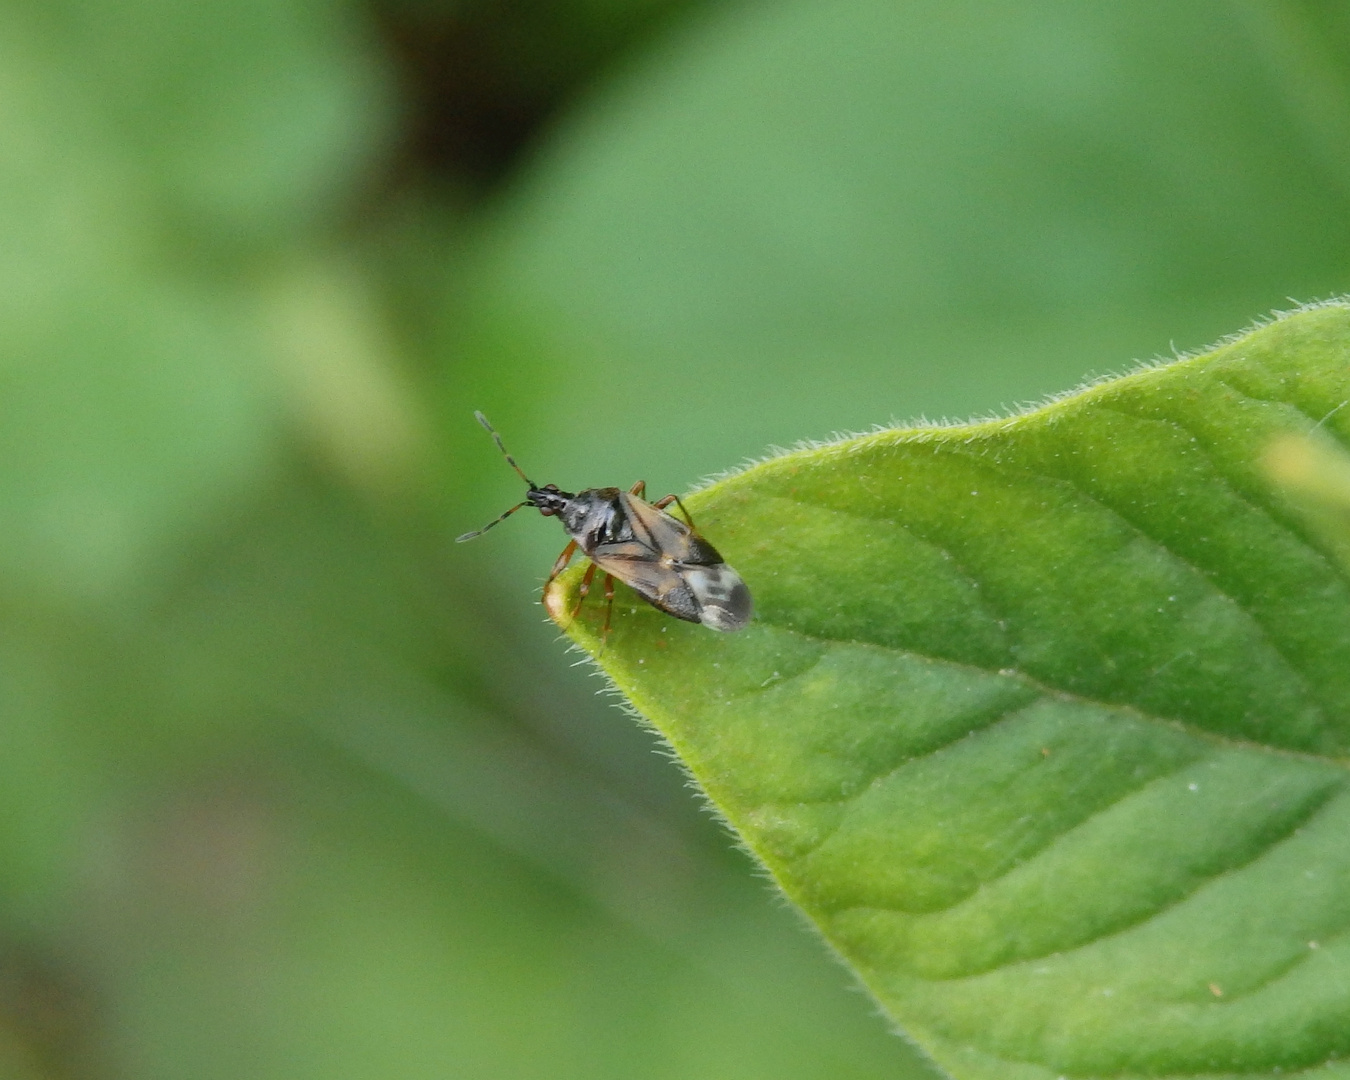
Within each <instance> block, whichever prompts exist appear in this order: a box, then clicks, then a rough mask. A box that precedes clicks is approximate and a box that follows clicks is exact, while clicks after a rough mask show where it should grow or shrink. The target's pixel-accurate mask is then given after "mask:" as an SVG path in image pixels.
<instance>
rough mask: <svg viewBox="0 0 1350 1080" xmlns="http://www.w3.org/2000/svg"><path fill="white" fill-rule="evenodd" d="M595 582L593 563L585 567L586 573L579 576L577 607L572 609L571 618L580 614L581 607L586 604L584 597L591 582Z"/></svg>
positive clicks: (589, 589) (589, 588) (588, 590)
mask: <svg viewBox="0 0 1350 1080" xmlns="http://www.w3.org/2000/svg"><path fill="white" fill-rule="evenodd" d="M594 580H595V563H591V565H590V566H588V567H586V573H584V574H583V575H582V576H581V584H580V585H578V586H577V605H576V607H574V608H573V609H572V618H574V619H575V618H576V617H577V616H578V615H580V614H581V605H582V604H583V603H585V602H586V595H587V594H588V593H589V592H590V591H591V582H592V581H594Z"/></svg>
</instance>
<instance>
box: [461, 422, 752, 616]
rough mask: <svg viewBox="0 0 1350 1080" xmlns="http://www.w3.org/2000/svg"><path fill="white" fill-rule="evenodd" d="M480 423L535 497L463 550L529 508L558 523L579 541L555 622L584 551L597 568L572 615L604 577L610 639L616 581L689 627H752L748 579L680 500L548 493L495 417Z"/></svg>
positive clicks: (568, 555) (548, 595) (585, 580)
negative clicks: (672, 509) (510, 448)
mask: <svg viewBox="0 0 1350 1080" xmlns="http://www.w3.org/2000/svg"><path fill="white" fill-rule="evenodd" d="M474 416H475V417H476V418H477V420H478V422H479V423H480V424H482V425H483V427H485V428H486V429H487V432H488V434H489V435H491V436H492V438H493V441H494V442H496V444H497V449H498V450H500V451H501V452H502V456H504V457H505V458H506V461H507V464H509V465H510V466H511V468H513V469H515V470H516V474H517V475H518V476H519V477H520V478H521V479H522V480H524V481H525V484H526V487H527V489H528V490H527V491H526V492H525V498H524V499H523V500H522V501H521V502H518V503H516V505H515V506H513V507H511V509H510V510H508V511H506V513H504V514H502V515H501V517H499V518H496V519H495V520H493V521H490V522H488V523H487V524H486V525H484V526H483V527H482V528H481V529H478V530H476V531H474V532H470V533H465V534H464V535H463V536H460V537H458V538H457V542H458V543H463V542H464V541H465V540H472V539H473V538H474V537H475V536H481V535H482V534H483V533H485V532H487V531H488V530H489V529H491V528H492V527H493V526H494V525H499V524H501V522H503V521H505V520H506V519H507V518H509V517H510V516H511V515H512V514H514V513H515V512H516V511H517V510H519V509H521V508H522V507H526V506H532V507H534V508H535V509H536V510H538V511H539V512H540V513H541V514H543V515H544V517H556V518H558V519H559V520H560V521H561V522H562V526H563V528H564V529H565V530H566V531H567V535H568V536H569V537H571V540H570V542H569V543H568V545H567V547H565V548H563V552H562V554H561V555H559V556H558V560H557V562H555V563H554V564H553V569H552V570H551V571H550V572H549V575H548V580H547V581H546V582H545V583H544V606H545V607H546V608H548V612H549V614H550V615H551V616H552V617H553V619H554V621H555V622H561V621H562V620H561V618H560V616H561V614H562V612H561V608H560V604H561V601H560V600H559V598H558V597H556V596H555V595H554V594H553V591H552V589H551V586H552V585H553V582H554V580H555V579H556V578H557V576H558V575H559V574H561V573H562V572H563V569H564V568H565V567H566V566H567V564H568V563H569V562H571V561H572V556H573V555H575V554H576V553H577V552H578V551H580V552H581V553H582V554H583V555H585V556H586V557H587V558H589V559H590V560H591V565H590V566H588V567H587V568H586V573H585V574H584V575H583V577H582V579H581V584H580V586H579V587H578V589H577V594H578V595H577V604H576V607H575V608H574V609H573V611H572V613H571V615H572V617H573V618H575V617H576V615H577V613H578V612H579V611H580V610H581V604H582V602H583V601H584V600H585V599H586V596H587V595H588V594H589V592H590V590H591V581H592V579H593V578H594V577H595V571H596V569H597V568H599V569H600V570H603V571H604V573H605V599H606V600H608V601H609V608H608V609H607V610H606V612H605V635H606V636H608V634H609V623H610V615H611V614H612V612H613V608H614V579H615V578H618V579H619V580H620V581H622V582H623V583H624V584H625V585H628V586H629V587H630V588H631V589H632V590H633V591H634V592H636V593H637V594H638V595H639V596H641V597H642V598H643V599H644V600H646V601H647V602H648V603H649V604H651V605H652V606H653V607H655V608H657V609H658V610H660V611H664V612H665V613H666V614H667V615H674V616H675V618H677V619H684V620H685V621H686V622H696V623H702V624H703V625H704V626H708V627H711V628H712V629H714V630H739V629H741V628H742V627H743V626H745V625H746V624H747V623H748V622H749V621H750V615H751V612H752V610H753V604H752V603H751V600H750V590H749V589H747V588H746V586H745V582H744V581H742V580H741V576H740V574H738V573H736V571H735V570H733V569H732V568H731V567H729V566H728V565H727V564H726V563H725V562H724V561H723V560H722V556H721V555H720V554H718V551H717V549H716V548H715V547H713V546H712V545H711V544H710V543H708V541H706V540H704V539H703V537H701V536H700V535H699V534H698V530H696V529H695V528H694V522H693V519H692V518H690V516H689V511H688V510H686V509H685V508H684V503H682V502H680V499H679V496H678V495H667V496H666V497H665V498H663V499H658V500H657V501H656V502H654V503H650V502H647V500H646V499H645V498H643V496H644V495H645V494H646V491H647V485H646V482H645V481H643V480H639V481H638V482H637V483H636V484H634V485H633V486H632V487H631V488H630V489H629V490H627V491H623V490H621V489H619V488H612V487H607V488H587V489H586V490H585V491H579V492H577V493H576V494H575V495H573V494H572V493H571V492H569V491H561V490H559V488H558V486H557V485H556V484H545V485H544V486H543V487H540V486H539V485H538V484H536V483H535V482H534V481H533V480H531V479H530V478H529V477H528V476H526V475H525V473H524V472H523V471H522V470H521V468H520V466H519V465H517V464H516V460H515V458H513V457H512V456H511V455H510V454H509V453H507V450H506V447H505V446H504V445H503V444H502V437H501V436H500V435H498V434H497V432H496V431H495V430H494V429H493V427H492V425H491V424H489V423H488V420H487V417H486V416H484V415H483V414H482V413H481V412H475V413H474ZM672 503H673V504H674V505H676V506H678V507H679V508H680V510H681V512H682V513H683V514H684V517H685V520H684V521H681V520H680V519H679V518H677V517H675V516H674V515H673V514H668V513H666V507H668V506H670V505H671V504H672Z"/></svg>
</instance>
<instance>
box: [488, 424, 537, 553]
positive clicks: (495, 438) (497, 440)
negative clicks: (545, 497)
mask: <svg viewBox="0 0 1350 1080" xmlns="http://www.w3.org/2000/svg"><path fill="white" fill-rule="evenodd" d="M473 417H474V419H475V420H477V421H478V422H479V423H480V424H482V425H483V427H484V428H486V429H487V433H488V434H489V435H491V436H492V441H493V442H495V443H496V444H497V449H498V450H500V451H501V452H502V457H504V458H506V463H507V464H508V465H510V466H511V468H513V469H515V470H516V475H517V476H519V477H520V478H521V479H522V480H524V481H525V483H526V484H527V485H529V487H530V489H531V490H534V481H533V480H531V479H530V478H529V477H528V476H526V475H525V472H524V470H523V469H521V467H520V466H519V465H517V464H516V459H515V458H513V457H512V456H511V455H510V453H508V452H507V449H506V445H505V444H504V443H503V442H502V437H501V436H500V435H498V434H497V429H496V428H494V427H493V426H492V425H491V424H489V423H488V418H487V417H486V416H484V415H483V414H482V413H480V412H479V411H478V410H477V409H474V411H473ZM515 509H516V510H519V509H520V507H516V508H515ZM512 512H513V511H512V510H508V511H507V512H506V514H503V515H502V517H506V515H507V514H510V513H512ZM497 520H498V521H500V520H501V518H498V519H497ZM495 524H497V522H496V521H494V522H493V523H492V525H495ZM492 525H488V526H486V528H489V529H490V528H492ZM480 531H481V530H480Z"/></svg>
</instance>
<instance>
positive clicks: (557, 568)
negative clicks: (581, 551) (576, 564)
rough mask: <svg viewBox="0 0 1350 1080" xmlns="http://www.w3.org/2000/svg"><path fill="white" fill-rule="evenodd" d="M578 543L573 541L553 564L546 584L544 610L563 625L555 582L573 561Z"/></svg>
mask: <svg viewBox="0 0 1350 1080" xmlns="http://www.w3.org/2000/svg"><path fill="white" fill-rule="evenodd" d="M576 551H577V542H576V541H575V540H573V541H572V542H571V543H570V544H568V545H567V546H566V547H565V548H563V551H562V554H561V555H559V556H558V558H557V559H556V560H555V561H554V563H553V569H552V570H550V571H549V572H548V580H547V581H545V582H544V610H545V611H547V612H548V614H549V618H551V619H552V620H553V621H554V622H556V623H557V624H558V625H559V626H561V625H562V611H561V610H560V609H559V608H558V606H557V603H558V598H557V597H555V596H554V595H553V582H554V580H555V579H556V578H557V576H558V575H559V574H561V573H562V572H563V570H564V568H566V566H567V564H568V563H569V562H571V561H572V556H573V555H575V554H576Z"/></svg>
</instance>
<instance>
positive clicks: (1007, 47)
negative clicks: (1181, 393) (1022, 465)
mask: <svg viewBox="0 0 1350 1080" xmlns="http://www.w3.org/2000/svg"><path fill="white" fill-rule="evenodd" d="M1256 6H1261V7H1263V8H1264V7H1269V8H1277V7H1278V8H1279V10H1280V13H1281V19H1278V20H1276V22H1277V23H1278V25H1279V26H1283V27H1285V28H1286V29H1288V28H1289V26H1290V25H1292V27H1293V29H1294V30H1297V31H1299V32H1300V33H1302V32H1304V31H1308V32H1309V33H1310V34H1311V36H1312V39H1313V41H1314V42H1316V43H1318V44H1321V45H1326V44H1327V41H1326V39H1328V38H1330V39H1332V40H1333V41H1340V40H1341V38H1340V37H1337V36H1336V34H1338V33H1340V32H1341V31H1343V30H1344V21H1343V20H1341V19H1332V20H1331V23H1330V24H1329V26H1328V28H1327V29H1326V32H1325V33H1322V32H1321V29H1320V26H1321V24H1320V23H1318V24H1314V25H1313V26H1312V28H1311V30H1309V29H1308V27H1306V26H1304V24H1303V23H1302V22H1301V19H1302V18H1303V15H1302V14H1300V13H1301V12H1302V10H1303V8H1304V7H1311V6H1313V5H1301V6H1300V5H1275V4H1270V5H1251V4H1249V5H1240V6H1235V5H1227V4H1211V3H1206V4H1191V5H1178V4H1170V3H1166V2H1163V0H1144V2H1141V3H1134V4H1130V5H1128V7H1127V6H1122V5H1120V4H1112V3H1107V2H1104V0H1090V2H1087V3H1079V4H1063V3H1057V2H1050V0H1027V2H1024V3H1019V4H1016V5H1008V4H992V3H988V2H982V0H958V2H951V0H941V2H935V0H923V2H918V3H907V4H895V3H889V2H887V0H784V2H781V3H745V4H735V5H725V6H723V5H717V6H713V7H710V8H708V9H705V10H704V11H702V12H699V13H697V15H696V17H689V18H686V20H685V25H684V26H682V27H681V28H680V30H679V32H676V33H672V34H671V35H669V36H668V37H667V38H666V39H665V40H664V41H662V42H661V43H660V45H659V47H657V48H654V49H652V50H650V52H649V53H648V54H647V55H646V56H645V57H643V58H641V62H634V63H633V64H631V65H629V66H628V67H627V68H625V69H624V70H623V72H622V73H621V74H620V75H619V76H617V77H615V78H614V79H613V80H612V81H611V82H610V83H609V84H608V85H606V86H604V87H602V88H601V89H600V91H598V92H597V93H596V94H594V95H593V96H592V98H591V100H590V102H589V103H588V106H587V107H585V108H581V109H578V110H577V111H576V112H575V113H574V115H573V116H572V117H570V118H569V120H568V122H567V123H566V124H565V125H562V126H560V127H559V128H558V130H557V131H556V132H555V134H554V138H553V139H552V140H551V142H550V143H549V144H548V145H547V146H546V147H545V148H544V149H543V150H542V151H541V152H540V154H539V155H538V157H537V159H536V160H535V161H534V162H533V163H532V165H531V167H530V169H529V170H528V171H527V172H526V173H525V174H524V175H522V177H521V180H520V183H518V185H517V187H516V190H515V191H514V192H513V197H512V198H511V199H510V200H506V201H504V203H503V205H502V208H501V212H500V215H499V217H498V218H497V219H496V220H495V221H494V222H493V223H492V224H493V228H492V230H491V231H490V232H489V233H488V234H487V235H485V237H484V244H485V246H486V247H487V248H488V250H487V251H486V252H485V261H486V263H487V264H488V267H489V269H490V273H491V279H490V281H488V282H485V283H483V284H481V285H480V286H479V287H478V290H477V293H478V299H477V302H476V304H475V305H473V306H472V312H473V314H474V315H475V316H476V318H477V320H478V322H479V324H481V325H480V326H477V327H475V328H474V329H473V333H474V334H476V335H477V336H470V334H469V332H468V331H467V330H466V329H465V327H464V326H463V325H460V326H459V327H458V328H457V331H456V332H457V334H458V337H457V338H456V341H457V351H456V353H455V359H456V364H455V367H454V369H453V370H452V371H451V372H450V373H449V377H450V378H451V379H452V380H453V382H454V386H455V387H456V389H457V390H458V391H459V401H458V403H457V405H458V407H459V408H460V409H462V410H465V411H467V409H468V408H472V407H479V408H482V409H484V410H485V411H486V412H487V413H488V415H489V416H492V417H494V419H496V420H497V422H498V424H499V426H503V430H504V431H505V432H506V434H507V435H508V437H509V438H510V439H511V441H513V442H516V443H521V446H519V447H518V448H517V452H518V454H520V455H521V457H522V459H524V458H526V457H529V459H530V461H531V462H534V461H535V460H537V459H536V458H535V457H534V456H533V453H532V448H531V447H530V445H529V442H528V440H531V439H533V440H535V441H536V443H537V444H538V445H539V446H541V447H543V448H544V449H546V450H547V454H548V456H547V457H545V458H544V459H543V461H544V464H543V465H534V464H530V465H529V466H528V467H530V468H537V469H539V471H540V472H541V473H542V472H543V471H544V470H545V469H546V468H547V469H555V470H557V471H556V473H555V475H556V478H557V479H558V482H559V483H561V484H563V486H564V487H568V485H569V484H572V483H576V484H578V485H581V486H585V485H588V484H594V483H605V484H609V483H618V482H620V481H621V480H622V481H623V482H624V483H630V482H631V481H632V480H635V479H638V478H645V479H647V480H648V481H649V482H650V483H652V484H653V485H654V486H655V487H656V488H659V490H661V491H667V490H670V489H671V487H672V486H674V485H680V486H683V485H685V484H688V483H689V482H691V481H692V480H694V479H696V478H697V477H699V476H701V475H706V474H708V473H709V472H711V471H713V470H716V469H719V468H723V467H725V465H726V464H727V463H728V462H736V461H739V460H743V459H744V458H746V457H747V456H749V455H755V454H759V453H761V452H762V450H763V448H764V447H765V446H767V445H774V444H778V445H791V444H792V442H793V440H796V439H799V438H802V437H803V436H805V435H811V436H815V437H823V436H826V435H828V434H829V433H830V432H832V431H839V430H855V431H856V430H866V429H867V428H868V427H869V426H870V425H872V424H875V423H884V422H888V421H892V419H893V418H896V417H898V418H901V419H904V418H909V417H914V416H919V415H924V414H926V415H929V416H965V415H970V414H971V413H973V412H982V413H983V412H988V411H990V410H996V409H998V408H999V407H1000V406H1001V405H1012V404H1015V403H1017V402H1019V401H1026V400H1029V399H1033V398H1037V397H1040V396H1042V395H1044V394H1046V393H1049V392H1052V391H1055V390H1057V389H1059V388H1062V387H1064V386H1067V385H1071V384H1072V383H1073V382H1074V381H1076V380H1078V379H1080V378H1082V377H1083V375H1084V374H1085V373H1086V372H1088V371H1093V370H1095V371H1098V372H1103V371H1109V370H1113V369H1119V368H1120V367H1121V366H1123V365H1126V364H1128V363H1129V362H1130V360H1131V358H1144V357H1150V356H1155V355H1159V354H1164V355H1170V353H1171V351H1172V348H1173V343H1175V345H1176V346H1177V347H1180V348H1183V349H1185V348H1192V347H1197V346H1202V345H1204V344H1205V343H1206V342H1208V341H1212V340H1214V339H1215V338H1216V337H1218V336H1219V335H1220V334H1222V333H1224V332H1226V331H1227V330H1228V329H1230V328H1231V327H1232V326H1235V325H1242V324H1244V323H1245V322H1247V321H1248V320H1250V319H1251V318H1252V315H1253V313H1256V312H1262V311H1266V310H1269V309H1270V308H1272V307H1275V306H1283V307H1287V306H1288V301H1287V298H1288V297H1290V296H1294V297H1298V298H1300V299H1305V300H1306V299H1313V298H1317V297H1325V296H1330V295H1334V294H1336V293H1339V292H1341V291H1344V290H1346V289H1347V288H1348V287H1350V264H1348V263H1347V259H1346V252H1347V251H1350V213H1347V208H1348V206H1350V195H1348V192H1350V180H1347V176H1350V173H1347V172H1346V171H1345V170H1342V169H1340V168H1339V167H1338V166H1336V164H1335V163H1334V162H1331V163H1329V161H1328V157H1327V154H1326V153H1325V152H1324V151H1325V150H1326V148H1327V146H1328V145H1330V146H1332V147H1333V148H1335V153H1334V154H1333V155H1332V157H1338V156H1339V155H1342V154H1343V153H1344V147H1345V146H1346V145H1347V143H1346V140H1345V138H1344V137H1343V136H1341V135H1339V134H1333V135H1332V136H1331V137H1329V138H1327V139H1324V138H1322V136H1323V135H1324V134H1325V131H1326V130H1327V129H1326V127H1325V124H1323V120H1324V119H1326V118H1324V117H1322V115H1321V113H1319V112H1318V103H1319V102H1321V101H1323V99H1324V98H1325V97H1327V96H1328V93H1327V92H1324V91H1325V90H1326V87H1325V86H1323V85H1322V84H1320V83H1319V87H1320V89H1319V92H1318V93H1317V94H1315V95H1313V97H1312V98H1311V99H1308V100H1305V98H1304V97H1303V96H1300V94H1299V93H1298V92H1297V88H1296V87H1291V86H1290V83H1289V79H1288V78H1287V71H1286V67H1285V66H1282V65H1281V64H1280V63H1277V62H1275V61H1274V60H1273V59H1272V57H1273V56H1274V54H1275V53H1276V52H1279V49H1280V47H1281V42H1280V41H1277V40H1274V38H1273V37H1272V35H1274V34H1275V33H1276V32H1277V29H1278V28H1276V29H1272V28H1269V27H1267V26H1266V24H1265V22H1263V21H1262V20H1261V19H1258V18H1255V17H1253V18H1247V17H1245V16H1244V17H1239V15H1238V11H1239V8H1240V9H1241V10H1242V11H1244V12H1245V11H1246V10H1247V8H1250V7H1256ZM1323 6H1327V5H1323ZM1286 16H1287V17H1286ZM1333 24H1334V25H1333ZM1327 51H1328V53H1330V57H1329V58H1327V57H1323V58H1321V59H1322V60H1323V61H1324V62H1323V63H1322V66H1321V67H1319V68H1318V69H1317V70H1318V71H1319V72H1323V73H1324V74H1325V73H1326V71H1327V70H1329V74H1327V80H1328V82H1327V85H1329V86H1330V87H1331V88H1332V90H1333V91H1334V90H1335V88H1336V86H1337V85H1339V84H1337V82H1336V77H1339V78H1340V79H1341V80H1342V81H1343V82H1344V81H1346V69H1345V67H1344V66H1338V64H1337V62H1336V60H1335V53H1334V50H1333V49H1332V48H1331V46H1329V45H1328V46H1327ZM1280 55H1284V54H1283V53H1282V52H1281V53H1280ZM1300 70H1302V69H1300ZM1320 77H1321V76H1320V75H1319V78H1320ZM1327 123H1330V124H1331V125H1332V127H1331V130H1333V132H1338V131H1339V128H1336V126H1335V117H1331V118H1330V119H1329V120H1327ZM1337 139H1339V142H1337V141H1336V140H1337ZM456 299H459V298H458V297H456ZM459 310H460V309H459V308H458V307H457V308H456V312H458V311H459ZM466 356H467V358H468V359H467V361H466V359H465V357H466ZM508 364H509V365H511V366H512V367H513V368H514V367H515V366H516V365H518V364H521V365H528V366H524V367H523V370H524V371H525V372H526V374H524V375H522V376H520V378H522V379H524V380H527V381H528V382H529V383H530V386H531V389H532V391H533V398H532V399H531V400H532V403H533V407H532V410H531V411H530V412H529V413H528V414H527V415H522V416H521V417H520V419H519V422H518V423H515V424H512V425H511V426H505V425H507V424H508V421H509V419H510V417H511V415H512V413H513V411H514V412H517V413H520V412H522V405H521V397H520V396H519V395H518V394H516V393H515V391H514V389H513V385H514V381H515V380H505V379H503V378H501V375H500V373H501V371H502V370H503V366H504V365H508ZM461 415H462V414H461ZM456 420H457V421H458V417H456ZM517 427H523V428H525V429H526V434H525V435H523V436H522V435H520V434H515V433H514V430H515V428H517ZM486 457H487V451H486V448H485V450H484V460H486ZM602 470H606V471H604V472H602ZM662 477H665V479H664V480H663V479H662ZM502 487H503V488H505V487H506V478H505V477H503V480H502ZM568 490H572V488H570V487H569V488H568ZM492 501H494V502H495V501H496V500H495V499H494V500H492ZM483 509H484V510H486V509H487V504H486V501H485V503H484V506H483ZM464 527H465V528H468V527H470V526H468V525H466V526H464ZM546 557H547V556H546V555H544V554H543V553H542V552H536V558H538V560H539V561H541V562H543V560H544V559H546ZM544 565H547V563H546V562H544Z"/></svg>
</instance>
